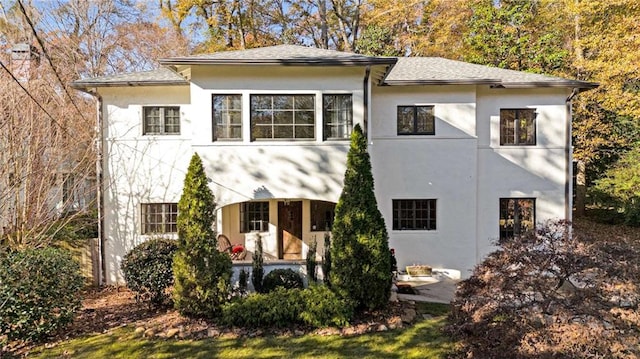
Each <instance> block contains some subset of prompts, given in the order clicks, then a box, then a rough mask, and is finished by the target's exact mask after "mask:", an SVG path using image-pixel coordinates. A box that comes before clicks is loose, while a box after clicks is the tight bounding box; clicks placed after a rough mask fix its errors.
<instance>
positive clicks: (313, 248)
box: [306, 237, 318, 284]
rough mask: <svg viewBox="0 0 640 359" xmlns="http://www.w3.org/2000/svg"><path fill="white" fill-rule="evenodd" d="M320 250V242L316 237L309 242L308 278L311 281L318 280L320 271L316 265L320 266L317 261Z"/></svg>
mask: <svg viewBox="0 0 640 359" xmlns="http://www.w3.org/2000/svg"><path fill="white" fill-rule="evenodd" d="M317 250H318V242H316V239H315V237H314V238H313V241H312V242H311V243H310V244H309V249H308V250H307V259H306V262H307V280H308V281H309V283H310V284H311V283H315V282H317V281H318V271H317V269H316V267H317V266H318V262H317V261H316V253H317Z"/></svg>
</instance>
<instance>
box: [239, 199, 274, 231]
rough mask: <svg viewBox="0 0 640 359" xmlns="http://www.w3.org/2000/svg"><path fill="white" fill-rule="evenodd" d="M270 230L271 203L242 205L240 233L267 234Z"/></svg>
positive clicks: (244, 203) (246, 203) (245, 203)
mask: <svg viewBox="0 0 640 359" xmlns="http://www.w3.org/2000/svg"><path fill="white" fill-rule="evenodd" d="M268 230H269V202H243V203H241V204H240V231H241V232H242V233H248V232H266V231H268Z"/></svg>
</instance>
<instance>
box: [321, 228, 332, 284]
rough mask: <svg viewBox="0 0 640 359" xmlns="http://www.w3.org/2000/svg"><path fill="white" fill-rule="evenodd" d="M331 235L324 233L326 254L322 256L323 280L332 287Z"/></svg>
mask: <svg viewBox="0 0 640 359" xmlns="http://www.w3.org/2000/svg"><path fill="white" fill-rule="evenodd" d="M330 276H331V235H330V234H329V233H325V234H324V254H323V256H322V281H323V282H324V284H325V285H326V286H327V287H331V280H330Z"/></svg>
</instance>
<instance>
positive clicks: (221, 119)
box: [211, 95, 242, 141]
mask: <svg viewBox="0 0 640 359" xmlns="http://www.w3.org/2000/svg"><path fill="white" fill-rule="evenodd" d="M211 103H212V106H211V107H212V109H213V140H214V141H217V140H233V139H241V138H242V95H212V98H211Z"/></svg>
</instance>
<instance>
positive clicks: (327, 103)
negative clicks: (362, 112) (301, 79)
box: [322, 94, 353, 139]
mask: <svg viewBox="0 0 640 359" xmlns="http://www.w3.org/2000/svg"><path fill="white" fill-rule="evenodd" d="M322 105H323V106H322V108H323V115H322V117H323V121H324V138H325V139H348V138H349V136H351V129H352V128H353V100H352V96H351V95H350V94H348V95H324V96H322Z"/></svg>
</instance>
